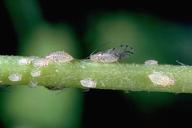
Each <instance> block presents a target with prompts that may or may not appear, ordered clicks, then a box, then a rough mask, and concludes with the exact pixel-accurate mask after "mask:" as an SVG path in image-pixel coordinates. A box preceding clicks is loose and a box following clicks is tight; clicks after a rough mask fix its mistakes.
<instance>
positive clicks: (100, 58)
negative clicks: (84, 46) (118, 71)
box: [90, 53, 118, 63]
mask: <svg viewBox="0 0 192 128" xmlns="http://www.w3.org/2000/svg"><path fill="white" fill-rule="evenodd" d="M90 60H91V61H93V62H100V63H113V62H117V61H118V57H117V56H115V55H113V54H109V53H98V54H97V53H96V54H94V55H91V56H90Z"/></svg>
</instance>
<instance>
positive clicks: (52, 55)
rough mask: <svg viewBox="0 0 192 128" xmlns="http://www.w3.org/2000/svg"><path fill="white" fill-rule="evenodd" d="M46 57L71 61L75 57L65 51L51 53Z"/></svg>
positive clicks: (53, 59)
mask: <svg viewBox="0 0 192 128" xmlns="http://www.w3.org/2000/svg"><path fill="white" fill-rule="evenodd" d="M45 58H46V59H48V60H49V61H53V62H69V61H71V60H73V57H72V56H71V55H69V54H68V53H66V52H64V51H57V52H53V53H50V54H49V55H48V56H46V57H45Z"/></svg>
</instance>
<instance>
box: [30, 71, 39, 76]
mask: <svg viewBox="0 0 192 128" xmlns="http://www.w3.org/2000/svg"><path fill="white" fill-rule="evenodd" d="M40 75H41V71H40V70H33V71H32V72H31V76H32V77H39V76H40Z"/></svg>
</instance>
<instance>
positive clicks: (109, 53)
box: [90, 45, 133, 63]
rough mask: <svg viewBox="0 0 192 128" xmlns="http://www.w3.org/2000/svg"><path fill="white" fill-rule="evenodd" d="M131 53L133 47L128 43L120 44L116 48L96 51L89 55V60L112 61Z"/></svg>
mask: <svg viewBox="0 0 192 128" xmlns="http://www.w3.org/2000/svg"><path fill="white" fill-rule="evenodd" d="M131 54H133V48H132V47H129V46H128V45H121V46H120V47H117V48H111V49H108V50H106V51H103V52H98V53H95V54H91V55H90V60H91V61H93V62H101V63H113V62H117V61H119V60H122V59H125V58H127V57H128V56H130V55H131Z"/></svg>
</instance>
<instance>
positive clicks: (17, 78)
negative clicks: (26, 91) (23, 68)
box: [8, 73, 22, 81]
mask: <svg viewBox="0 0 192 128" xmlns="http://www.w3.org/2000/svg"><path fill="white" fill-rule="evenodd" d="M8 79H9V80H10V81H20V80H21V79H22V75H21V74H19V73H13V74H10V75H9V76H8Z"/></svg>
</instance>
